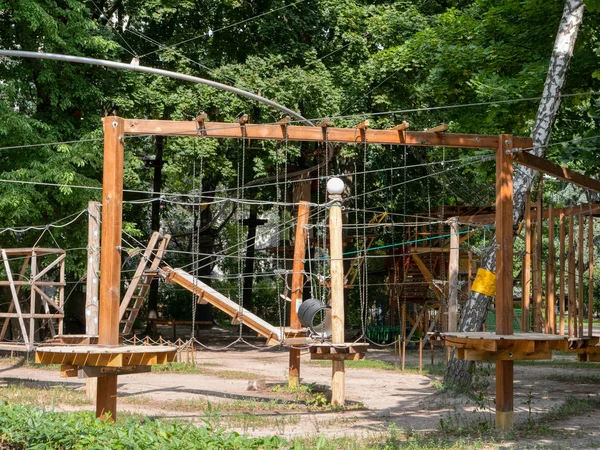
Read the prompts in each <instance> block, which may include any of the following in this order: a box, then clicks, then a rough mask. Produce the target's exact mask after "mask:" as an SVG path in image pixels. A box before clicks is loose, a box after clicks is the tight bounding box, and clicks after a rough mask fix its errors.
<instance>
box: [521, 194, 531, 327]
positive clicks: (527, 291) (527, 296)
mask: <svg viewBox="0 0 600 450" xmlns="http://www.w3.org/2000/svg"><path fill="white" fill-rule="evenodd" d="M530 203H531V202H530V200H529V195H527V199H526V201H525V216H524V217H523V218H524V220H525V255H523V289H522V291H523V295H522V298H521V315H522V319H521V320H522V322H521V323H522V325H521V331H523V332H525V333H528V332H529V331H530V329H531V324H530V323H529V307H530V304H531V204H530Z"/></svg>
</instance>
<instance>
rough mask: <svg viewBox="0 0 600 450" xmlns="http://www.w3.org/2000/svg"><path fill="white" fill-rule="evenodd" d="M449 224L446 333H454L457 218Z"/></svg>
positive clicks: (457, 244)
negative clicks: (448, 288)
mask: <svg viewBox="0 0 600 450" xmlns="http://www.w3.org/2000/svg"><path fill="white" fill-rule="evenodd" d="M448 222H449V223H450V259H449V261H448V282H449V285H450V286H449V287H450V292H449V295H448V331H450V332H451V331H456V327H457V318H458V266H459V263H460V260H459V251H460V242H459V234H458V231H459V230H458V217H452V218H450V220H449V221H448Z"/></svg>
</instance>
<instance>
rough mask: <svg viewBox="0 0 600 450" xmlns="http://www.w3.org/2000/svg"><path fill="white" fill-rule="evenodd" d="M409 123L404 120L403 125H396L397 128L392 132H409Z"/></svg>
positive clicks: (393, 128)
mask: <svg viewBox="0 0 600 450" xmlns="http://www.w3.org/2000/svg"><path fill="white" fill-rule="evenodd" d="M409 126H410V125H409V123H408V122H407V121H406V120H404V121H403V122H402V123H401V124H399V125H396V126H395V127H392V128H390V130H394V131H404V130H408V127H409Z"/></svg>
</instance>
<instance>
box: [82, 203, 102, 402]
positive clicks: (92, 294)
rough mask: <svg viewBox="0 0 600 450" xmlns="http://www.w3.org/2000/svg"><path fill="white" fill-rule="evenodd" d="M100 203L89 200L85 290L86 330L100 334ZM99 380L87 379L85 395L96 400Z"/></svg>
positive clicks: (92, 333)
mask: <svg viewBox="0 0 600 450" xmlns="http://www.w3.org/2000/svg"><path fill="white" fill-rule="evenodd" d="M100 222H101V213H100V203H99V202H95V201H90V202H88V246H87V252H88V254H87V256H88V258H87V279H86V290H85V332H86V333H87V334H89V335H98V304H99V303H98V300H99V290H100V279H99V277H100ZM97 392H98V380H97V379H96V378H88V379H87V380H86V381H85V395H86V397H87V398H88V399H90V400H92V401H94V402H95V401H96V394H97Z"/></svg>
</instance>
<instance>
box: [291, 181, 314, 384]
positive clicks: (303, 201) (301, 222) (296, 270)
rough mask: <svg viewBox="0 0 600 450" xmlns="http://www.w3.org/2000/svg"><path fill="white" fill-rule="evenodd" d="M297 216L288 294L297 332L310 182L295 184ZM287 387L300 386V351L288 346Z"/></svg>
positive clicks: (293, 322) (300, 326)
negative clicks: (289, 292) (290, 287)
mask: <svg viewBox="0 0 600 450" xmlns="http://www.w3.org/2000/svg"><path fill="white" fill-rule="evenodd" d="M294 188H295V189H294V190H296V191H297V200H298V203H299V204H298V216H297V218H296V236H295V240H294V262H293V264H292V292H291V294H290V299H291V302H290V328H291V329H292V330H298V329H300V328H302V324H301V323H300V320H299V319H298V308H299V307H300V305H301V304H302V300H303V298H302V294H303V292H304V281H305V280H304V258H305V256H306V255H305V253H306V244H307V241H306V232H307V230H306V226H307V225H308V218H309V214H310V181H305V182H302V183H297V184H296V185H295V186H294ZM288 369H289V370H288V385H289V387H290V388H297V387H298V386H299V385H300V349H299V348H294V347H293V346H290V354H289V367H288Z"/></svg>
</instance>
